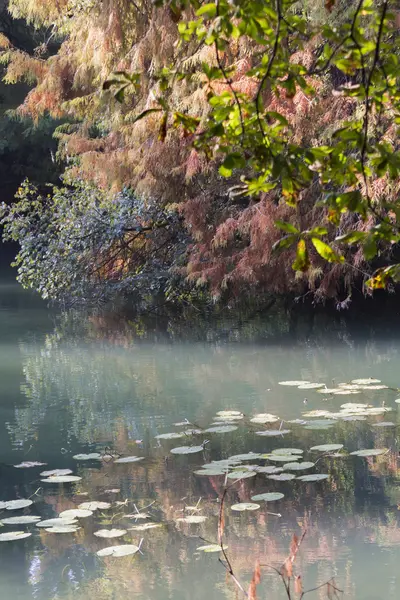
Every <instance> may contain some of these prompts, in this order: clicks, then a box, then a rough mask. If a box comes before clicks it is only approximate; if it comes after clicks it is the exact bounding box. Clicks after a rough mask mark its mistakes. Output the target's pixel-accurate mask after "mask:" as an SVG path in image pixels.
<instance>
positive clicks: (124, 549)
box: [96, 544, 139, 558]
mask: <svg viewBox="0 0 400 600" xmlns="http://www.w3.org/2000/svg"><path fill="white" fill-rule="evenodd" d="M136 552H139V546H135V545H134V544H123V545H121V546H110V547H108V548H102V550H99V551H98V552H97V553H96V554H97V556H113V557H115V558H120V557H122V556H130V555H132V554H136Z"/></svg>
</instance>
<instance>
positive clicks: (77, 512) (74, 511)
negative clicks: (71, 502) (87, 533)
mask: <svg viewBox="0 0 400 600" xmlns="http://www.w3.org/2000/svg"><path fill="white" fill-rule="evenodd" d="M92 514H93V511H92V510H88V509H86V508H69V509H68V510H63V511H62V512H60V515H59V516H60V517H61V518H63V517H70V518H71V519H86V518H87V517H91V516H92Z"/></svg>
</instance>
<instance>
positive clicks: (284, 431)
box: [255, 429, 290, 437]
mask: <svg viewBox="0 0 400 600" xmlns="http://www.w3.org/2000/svg"><path fill="white" fill-rule="evenodd" d="M287 433H290V429H266V430H265V431H256V432H255V434H256V435H261V436H265V437H274V436H278V435H286V434H287Z"/></svg>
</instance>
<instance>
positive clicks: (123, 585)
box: [0, 285, 400, 600]
mask: <svg viewBox="0 0 400 600" xmlns="http://www.w3.org/2000/svg"><path fill="white" fill-rule="evenodd" d="M258 327H260V325H258ZM265 327H266V329H268V324H266V325H265ZM187 329H188V331H190V329H191V328H190V327H189V328H187ZM0 332H1V338H0V456H1V464H0V473H1V488H0V494H1V495H0V500H3V501H8V500H15V499H21V498H26V499H29V498H30V499H31V500H32V501H33V504H32V505H31V506H29V507H27V508H25V509H19V510H14V511H11V510H3V511H1V514H0V518H1V519H4V518H8V517H14V516H26V515H28V516H37V517H40V518H41V519H42V520H43V519H49V518H53V517H57V516H58V515H59V514H60V513H61V512H62V511H64V510H68V509H73V508H77V507H78V505H79V504H82V503H84V502H88V501H102V502H107V503H109V504H110V507H109V508H107V509H99V510H96V511H95V512H94V513H93V515H92V516H89V517H85V518H79V519H78V523H77V525H78V527H79V528H78V529H77V531H76V532H72V533H59V534H57V533H54V532H48V531H46V530H45V529H44V528H39V527H37V526H36V524H35V523H32V524H22V525H9V524H7V525H4V526H3V527H2V528H1V529H0V534H2V533H3V532H12V531H17V530H18V531H23V532H28V533H31V534H32V535H31V536H29V537H26V538H24V539H17V540H14V541H7V542H6V541H4V542H1V543H0V598H1V599H3V598H4V599H6V598H7V599H8V598H13V599H20V600H28V599H31V598H35V599H37V600H53V599H54V600H55V599H60V600H61V599H64V598H66V599H69V598H74V600H80V599H85V600H86V599H89V600H90V599H92V598H96V600H103V599H104V600H106V599H107V600H108V599H114V600H122V599H125V598H128V597H129V598H141V599H142V598H143V599H149V600H165V599H166V598H171V599H174V600H180V599H186V598H190V599H194V600H196V599H199V600H200V599H201V600H203V599H207V600H219V599H221V598H237V597H239V598H240V597H244V595H243V594H242V592H240V590H238V588H237V587H236V585H235V583H234V582H233V580H232V578H231V577H230V576H229V575H228V574H227V571H226V569H225V568H224V566H223V564H221V562H220V561H219V558H223V557H222V555H221V553H204V552H202V551H198V550H197V548H198V547H199V546H202V545H205V544H209V543H216V542H217V540H218V521H219V511H220V502H219V499H220V498H221V496H222V493H223V491H224V488H225V475H222V476H221V475H214V476H205V475H198V474H196V473H195V471H198V470H199V469H200V467H201V466H202V465H203V464H205V463H209V462H211V461H212V460H222V459H227V458H229V457H231V456H232V455H237V454H243V453H249V452H255V453H259V454H265V453H268V454H269V453H270V452H271V451H272V450H276V449H282V448H287V447H289V448H295V449H298V450H303V455H302V456H301V461H308V462H314V463H315V465H314V466H313V467H312V468H309V469H307V470H304V471H296V470H294V471H290V470H287V469H285V471H283V473H293V475H295V476H296V478H293V479H290V480H288V481H280V480H279V478H278V480H276V479H269V478H268V477H269V475H268V474H267V473H266V472H263V473H262V472H257V473H256V470H257V468H258V467H260V466H267V465H270V466H272V465H275V467H277V468H280V467H282V466H283V462H282V461H281V462H279V461H278V462H275V461H274V460H273V459H271V458H269V459H267V458H265V459H258V458H257V459H254V460H249V459H247V460H245V461H244V462H242V463H241V464H240V465H239V467H238V468H240V469H241V470H242V471H243V470H244V471H246V470H247V472H251V471H252V470H253V475H254V473H256V475H254V476H252V477H246V478H243V479H242V478H239V480H238V481H236V479H235V478H234V477H233V478H232V477H231V478H229V479H227V482H228V486H229V488H228V491H227V494H226V498H225V502H224V506H223V512H224V543H225V544H226V545H227V547H228V549H227V551H226V552H227V555H228V558H229V560H230V563H231V565H232V567H233V570H234V574H235V576H236V578H237V579H238V581H239V582H241V584H242V585H243V587H244V588H245V589H246V590H247V588H248V585H249V582H250V580H251V577H252V573H253V570H254V567H255V563H256V561H257V560H259V562H260V563H261V564H263V565H269V566H268V567H262V573H261V583H260V585H259V588H258V594H259V597H260V598H268V599H269V600H280V599H281V598H285V597H287V596H286V593H285V590H284V588H283V586H282V582H281V580H280V577H279V576H278V575H277V574H276V573H275V572H274V571H273V570H272V569H271V566H272V567H275V568H279V567H280V566H281V565H282V563H283V562H284V560H285V558H286V557H287V555H288V552H289V546H290V541H291V538H292V535H293V533H296V534H297V535H301V533H302V531H304V530H306V535H305V538H304V541H303V543H302V545H301V547H300V550H299V553H298V556H297V558H296V561H295V568H294V571H295V574H301V576H302V580H303V586H304V589H308V588H312V587H315V586H319V585H321V584H323V583H325V582H326V581H328V580H330V579H331V578H335V583H336V586H337V587H338V588H340V589H341V590H343V592H344V594H343V597H344V598H349V599H354V600H392V599H393V600H395V599H398V598H399V597H400V570H399V564H400V530H399V510H398V504H399V503H400V481H399V470H398V468H399V463H398V431H399V430H398V426H400V419H399V416H398V408H399V407H400V404H397V403H396V402H395V400H396V399H397V398H398V396H400V394H399V393H398V392H396V390H395V389H390V388H398V387H399V386H400V361H399V359H400V343H399V342H397V341H396V336H394V335H392V336H390V337H389V336H386V335H385V336H382V337H381V336H379V335H377V334H376V333H375V334H374V335H371V334H370V332H369V331H368V333H365V334H364V335H359V336H354V335H351V334H349V333H348V332H347V331H346V328H345V327H343V328H340V329H338V330H333V331H330V332H329V334H328V333H326V334H324V332H322V333H321V331H320V332H319V334H318V335H317V334H315V335H311V336H308V338H307V339H304V338H303V339H302V340H301V341H296V340H294V339H292V340H290V339H288V337H287V336H285V338H279V337H268V336H266V337H265V338H264V340H263V341H260V336H259V335H257V336H253V340H254V339H255V337H257V339H258V341H257V342H255V341H252V336H251V335H249V328H248V326H247V325H246V324H245V325H243V324H242V325H241V326H240V327H237V326H235V325H234V324H233V323H232V324H231V325H230V326H227V327H225V329H224V335H223V336H221V335H213V332H212V331H211V330H207V331H206V332H205V333H204V335H202V336H199V335H196V336H195V337H196V339H195V340H193V336H190V335H189V334H187V335H179V336H175V337H174V335H170V333H171V331H169V330H168V327H167V328H165V327H164V328H163V332H162V334H159V333H157V331H156V329H154V330H153V332H152V335H151V336H148V335H146V332H145V331H144V329H143V327H142V326H141V325H138V324H137V323H127V324H125V325H124V326H120V325H119V326H116V325H115V324H114V323H112V321H111V323H110V322H109V320H107V319H104V318H100V317H96V318H84V317H83V316H77V315H76V314H74V315H71V314H70V315H68V314H67V315H60V314H57V312H56V311H50V310H48V308H47V307H46V306H45V305H44V304H42V303H41V302H39V301H38V300H36V299H34V298H32V297H31V296H29V295H26V294H24V293H22V292H21V291H20V290H19V289H18V288H17V287H16V286H14V285H9V286H7V285H3V286H2V287H1V289H0ZM261 337H262V336H261ZM356 378H377V379H379V380H381V381H382V383H383V384H384V385H386V386H388V388H384V389H370V390H369V389H359V390H353V391H357V392H358V393H357V394H354V395H353V394H349V395H346V394H339V395H336V394H324V393H322V394H321V393H319V392H317V391H316V390H315V389H298V388H297V387H294V386H283V385H280V384H279V382H281V381H282V380H307V381H310V382H317V383H324V384H326V386H327V387H328V388H332V389H338V388H337V386H338V384H339V383H343V382H344V383H346V382H350V381H351V380H353V379H356ZM306 398H307V401H306V402H305V399H306ZM349 402H352V403H362V404H368V405H370V406H372V407H375V408H381V409H382V408H383V409H384V410H385V409H386V408H389V409H392V410H391V411H387V412H384V411H383V410H382V411H381V412H379V411H376V412H377V414H372V415H367V416H362V415H361V416H358V417H357V418H356V420H354V419H353V418H352V417H351V416H350V418H348V415H347V417H346V419H343V418H341V417H340V415H339V416H338V411H340V406H341V405H343V404H344V403H349ZM319 409H320V410H323V411H327V412H328V413H330V414H332V413H333V414H334V415H336V417H333V418H329V415H328V417H327V416H326V415H322V416H318V415H317V416H316V417H313V416H309V417H307V416H304V413H308V412H310V411H315V410H319ZM226 410H228V411H238V412H240V413H243V414H244V415H245V417H244V418H242V419H238V420H234V419H233V420H229V418H228V420H227V423H226V424H225V425H222V427H223V428H226V430H224V429H223V432H205V433H200V434H199V433H197V434H195V435H188V434H184V435H183V436H182V437H180V438H177V439H160V438H156V436H158V435H160V434H163V433H171V432H179V431H183V430H185V431H186V430H188V429H202V430H204V429H206V428H208V427H210V425H212V424H213V423H216V422H218V421H221V418H220V419H216V420H215V416H216V413H217V412H218V411H226ZM258 413H270V414H272V415H275V416H277V417H279V420H276V421H274V419H273V418H271V421H274V422H271V423H266V424H257V423H254V422H251V420H250V419H251V418H253V417H254V415H256V414H258ZM311 414H313V413H311ZM295 419H298V420H299V422H297V423H288V422H287V421H293V420H295ZM186 420H187V421H188V422H190V423H191V425H174V424H175V423H179V422H181V423H183V422H185V421H186ZM222 420H223V419H222ZM261 420H262V418H261ZM380 422H390V423H392V425H388V426H383V427H380V426H378V427H376V426H375V425H376V424H377V423H380ZM310 424H311V427H310ZM216 426H217V427H218V424H217V425H216ZM234 427H236V429H234ZM231 429H232V430H231ZM271 430H275V431H276V430H280V431H281V432H284V431H285V430H289V431H288V432H287V433H279V432H278V433H277V435H275V436H270V435H258V434H257V432H260V431H261V432H266V431H267V432H269V431H271ZM205 440H208V443H206V444H205V445H204V450H201V451H199V452H197V453H193V454H183V455H179V454H174V453H171V449H173V448H176V447H178V446H196V445H197V446H198V445H202V444H203V442H204V441H205ZM320 444H337V445H343V446H344V448H343V450H342V451H341V452H340V456H327V455H326V454H323V453H322V452H318V451H310V448H311V447H312V446H316V445H320ZM360 449H381V450H382V451H383V452H382V454H380V455H379V456H376V457H367V458H361V457H358V456H349V453H350V452H353V451H357V450H360ZM79 453H85V454H87V453H98V454H100V455H101V456H102V457H103V458H97V459H93V460H89V461H85V460H76V459H74V458H73V456H75V455H76V454H79ZM110 454H111V455H113V458H112V457H111V456H109V455H110ZM132 455H134V456H137V457H143V460H141V461H137V462H131V463H117V462H115V461H116V460H118V458H117V457H126V456H132ZM292 460H294V461H295V460H296V457H294V458H293V456H291V458H290V459H289V462H291V461H292ZM26 461H38V462H41V463H46V466H36V467H31V468H15V466H14V465H18V464H20V463H21V462H26ZM250 463H251V464H250ZM233 467H234V465H231V466H230V469H231V471H232V469H233ZM52 469H71V471H72V472H73V475H76V476H79V477H81V479H80V480H79V481H77V482H73V483H62V484H60V483H55V482H48V481H47V482H46V481H42V480H43V479H44V476H41V475H40V473H41V472H42V471H43V470H52ZM231 471H230V472H231ZM278 473H279V472H278ZM316 473H317V474H325V475H327V476H328V477H327V478H326V479H324V480H321V481H316V482H307V481H304V480H301V479H297V477H298V476H300V477H301V476H303V475H305V474H316ZM110 490H112V491H110ZM265 492H279V493H281V494H284V496H283V498H281V499H279V500H276V501H271V502H265V501H259V503H258V504H259V508H256V509H255V510H247V511H235V510H232V508H231V507H232V505H233V506H234V505H235V504H238V503H239V504H240V503H245V502H252V500H251V497H252V496H254V495H257V494H261V493H265ZM253 504H254V502H253ZM187 507H195V508H189V509H188V508H187ZM253 508H254V507H253ZM138 512H139V513H143V512H144V513H146V515H144V518H141V517H135V516H134V515H135V514H137V513H138ZM127 515H133V516H130V517H127ZM141 516H143V515H141ZM187 516H199V517H205V518H204V519H203V520H202V519H199V520H200V521H201V522H200V523H192V524H190V523H186V522H184V521H180V520H179V519H182V518H185V517H187ZM150 522H151V523H155V524H158V525H159V524H161V525H160V526H158V527H154V528H148V529H142V530H140V529H138V526H140V525H143V524H144V523H150ZM131 527H133V529H130V528H131ZM111 528H117V529H123V530H125V531H126V533H125V534H124V535H123V537H121V538H114V539H104V538H101V537H97V536H95V535H94V533H95V532H96V531H98V530H101V529H111ZM119 544H124V545H125V544H133V545H136V546H140V551H139V552H136V554H135V555H132V556H125V557H101V556H100V557H99V556H98V555H97V552H98V551H99V550H101V549H103V548H106V547H109V546H114V545H119ZM295 597H298V596H296V595H295V594H293V598H295ZM308 597H310V598H323V597H326V589H325V588H321V589H320V590H318V591H316V592H313V593H311V594H310V595H309V596H308ZM332 597H333V596H332Z"/></svg>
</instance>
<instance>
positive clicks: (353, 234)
mask: <svg viewBox="0 0 400 600" xmlns="http://www.w3.org/2000/svg"><path fill="white" fill-rule="evenodd" d="M366 236H367V234H366V233H364V232H363V231H349V232H348V233H345V234H343V235H339V236H338V237H337V238H335V242H343V243H345V244H355V243H356V242H360V241H361V240H363V239H365V237H366Z"/></svg>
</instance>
